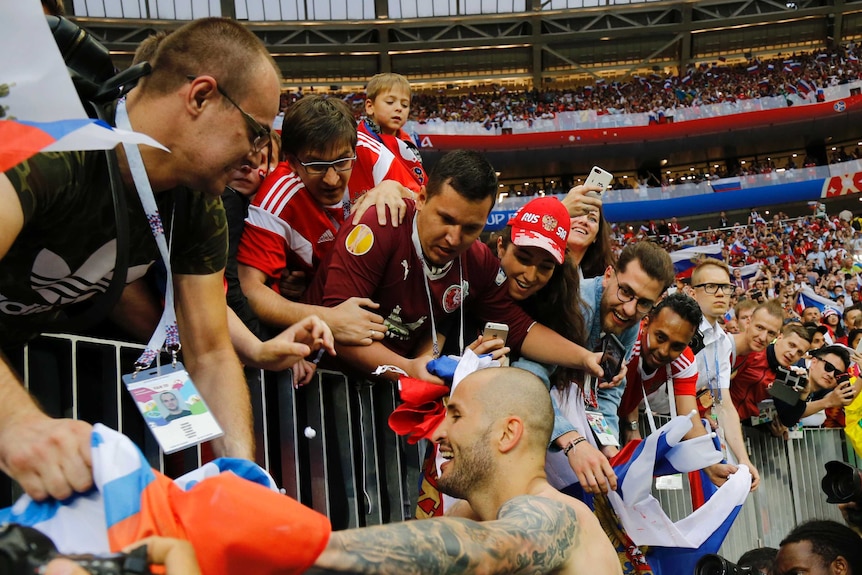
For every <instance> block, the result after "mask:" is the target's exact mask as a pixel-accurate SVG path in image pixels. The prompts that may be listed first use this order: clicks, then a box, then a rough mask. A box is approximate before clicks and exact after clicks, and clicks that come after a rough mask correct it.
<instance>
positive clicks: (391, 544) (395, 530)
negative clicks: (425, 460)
mask: <svg viewBox="0 0 862 575" xmlns="http://www.w3.org/2000/svg"><path fill="white" fill-rule="evenodd" d="M579 531H580V529H579V526H578V523H577V516H576V515H575V511H574V510H573V509H572V508H571V507H569V506H567V505H564V504H562V503H559V502H556V501H553V500H551V499H546V498H544V497H535V496H529V495H522V496H519V497H515V498H514V499H511V500H509V501H507V502H506V503H505V504H504V505H503V507H501V508H500V513H499V516H498V519H497V520H495V521H486V522H484V523H478V522H475V521H470V520H467V519H458V518H440V519H427V520H422V521H405V522H403V523H393V524H389V525H381V526H376V527H366V528H362V529H350V530H347V531H337V532H334V533H333V534H332V538H331V539H330V541H329V544H328V545H327V546H326V549H325V550H324V551H323V553H322V554H321V555H320V557H318V558H317V561H316V562H315V564H314V567H312V568H311V569H310V570H308V571H307V572H306V573H309V574H323V573H381V574H388V573H392V574H399V575H401V574H413V573H415V574H419V573H423V574H428V575H435V574H438V573H440V574H442V573H447V574H453V573H477V574H482V575H491V574H494V573H500V574H503V573H507V574H508V573H512V574H523V575H526V574H533V573H536V574H538V573H549V572H552V571H555V570H557V569H559V568H560V567H562V566H563V565H564V564H565V563H566V561H567V560H568V559H569V557H570V556H571V553H572V552H574V551H575V548H576V546H577V545H578V543H579V540H580V532H579Z"/></svg>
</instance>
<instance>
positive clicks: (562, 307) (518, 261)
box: [496, 197, 584, 377]
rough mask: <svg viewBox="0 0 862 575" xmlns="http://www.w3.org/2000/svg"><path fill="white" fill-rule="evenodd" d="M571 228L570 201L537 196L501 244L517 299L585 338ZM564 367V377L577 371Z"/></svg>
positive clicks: (539, 317) (557, 327)
mask: <svg viewBox="0 0 862 575" xmlns="http://www.w3.org/2000/svg"><path fill="white" fill-rule="evenodd" d="M568 234H569V214H568V212H567V211H566V208H565V206H563V204H562V203H561V202H560V201H559V200H558V199H557V198H554V197H542V198H536V199H535V200H532V201H530V202H529V203H527V204H526V205H524V207H522V208H521V209H520V210H519V211H518V213H517V214H515V216H514V217H513V218H512V219H511V220H510V221H509V225H508V226H506V228H505V229H504V230H503V231H502V233H501V234H500V236H499V237H498V238H497V246H496V248H497V256H498V257H499V258H500V267H501V268H502V269H503V272H504V273H505V275H506V283H507V287H508V290H509V295H510V296H511V297H512V299H513V300H515V301H516V302H518V304H519V305H520V306H521V307H522V308H523V309H524V311H526V312H527V313H528V314H529V315H530V316H531V317H532V318H533V319H534V320H536V321H538V322H540V323H542V324H544V325H546V326H548V327H550V328H551V329H553V330H554V331H555V332H557V333H558V334H560V335H562V336H563V337H565V338H567V339H569V340H570V341H573V342H575V343H578V344H581V343H582V342H583V340H584V319H583V316H582V315H581V312H580V308H579V306H578V302H579V298H578V290H579V281H578V273H577V268H576V267H575V265H574V264H573V263H572V262H571V261H569V260H568V256H567V254H566V240H567V238H568ZM562 371H567V370H557V373H558V374H559V375H560V376H561V377H564V376H565V377H568V376H571V375H572V374H568V375H565V374H563V373H561V372H562ZM555 375H557V374H555Z"/></svg>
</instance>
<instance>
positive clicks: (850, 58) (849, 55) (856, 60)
mask: <svg viewBox="0 0 862 575" xmlns="http://www.w3.org/2000/svg"><path fill="white" fill-rule="evenodd" d="M847 59H848V60H850V61H851V62H858V61H859V58H858V57H857V56H856V54H847Z"/></svg>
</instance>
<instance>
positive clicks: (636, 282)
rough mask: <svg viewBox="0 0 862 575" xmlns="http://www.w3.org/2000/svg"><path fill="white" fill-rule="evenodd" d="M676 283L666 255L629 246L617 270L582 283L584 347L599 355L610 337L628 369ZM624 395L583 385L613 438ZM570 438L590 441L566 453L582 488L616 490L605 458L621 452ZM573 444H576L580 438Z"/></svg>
mask: <svg viewBox="0 0 862 575" xmlns="http://www.w3.org/2000/svg"><path fill="white" fill-rule="evenodd" d="M673 281H674V270H673V263H672V262H671V260H670V256H668V254H667V252H665V251H664V250H663V249H661V248H660V247H659V246H658V245H656V244H654V243H652V242H648V241H643V242H638V243H635V244H629V245H627V246H626V247H625V248H623V250H622V252H620V256H619V258H618V260H617V264H616V266H615V267H614V266H608V268H607V269H606V270H605V273H604V274H603V275H601V276H598V277H595V278H590V279H588V280H586V281H584V282H583V283H581V289H580V297H581V303H582V305H581V312H582V313H583V314H584V326H585V328H586V331H587V333H586V335H587V339H586V344H585V347H586V348H587V349H592V350H601V346H602V338H603V337H605V336H606V335H608V334H612V335H614V336H615V337H617V338H618V339H619V341H620V343H621V344H622V345H623V348H624V349H625V357H624V360H623V365H625V364H627V363H628V361H629V359H630V357H631V353H632V349H633V348H634V345H635V342H636V341H637V336H638V329H639V326H640V321H641V320H642V319H643V318H644V316H646V314H647V313H649V311H650V310H651V309H652V308H653V306H654V305H655V304H656V302H658V300H659V298H660V297H661V295H662V294H663V293H664V292H665V290H667V288H668V287H669V286H670V285H671V284H672V283H673ZM624 391H625V384H623V385H621V386H616V387H609V386H607V385H606V383H604V382H602V383H598V384H596V382H595V380H594V379H593V378H589V377H588V378H587V379H586V381H585V382H584V403H585V405H584V407H585V409H586V410H588V411H590V410H592V411H597V412H599V413H601V415H602V416H604V420H605V423H606V424H607V426H608V428H609V430H610V432H611V433H612V434H613V436H614V437H619V435H620V431H619V417H618V415H617V411H618V410H619V406H620V401H621V399H622V396H623V392H624ZM570 433H573V434H577V435H581V436H583V434H586V439H587V440H586V441H584V442H581V443H580V444H579V445H578V446H577V448H576V449H573V450H569V451H568V452H567V453H566V455H567V456H568V457H569V465H570V466H571V468H572V471H574V472H575V474H576V475H577V476H578V477H582V476H583V477H586V478H587V480H588V481H587V483H586V484H584V483H582V485H581V488H582V489H583V490H584V491H586V492H587V493H593V494H596V493H600V492H604V493H606V492H607V491H608V488H611V489H613V488H615V486H616V476H615V474H614V472H613V469H612V468H611V467H610V465H609V464H608V461H607V458H608V457H611V456H613V455H614V454H615V453H616V452H617V448H616V447H615V446H613V445H602V444H601V442H595V443H597V444H596V445H595V446H594V441H592V440H591V439H593V438H595V437H596V436H595V435H593V434H592V431H591V430H588V429H581V430H578V431H577V432H570ZM572 440H573V441H578V439H577V436H576V437H575V438H573V439H572ZM593 479H595V481H593Z"/></svg>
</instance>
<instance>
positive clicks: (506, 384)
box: [455, 367, 554, 451]
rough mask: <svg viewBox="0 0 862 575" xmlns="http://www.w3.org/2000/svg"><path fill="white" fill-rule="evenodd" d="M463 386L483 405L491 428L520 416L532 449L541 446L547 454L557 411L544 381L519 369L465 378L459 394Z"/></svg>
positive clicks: (482, 372) (484, 371)
mask: <svg viewBox="0 0 862 575" xmlns="http://www.w3.org/2000/svg"><path fill="white" fill-rule="evenodd" d="M461 386H464V390H463V391H465V392H469V393H470V395H471V396H472V397H473V398H474V399H475V400H477V403H480V404H481V409H482V413H483V415H484V419H485V421H486V422H487V423H488V425H490V424H491V423H493V422H494V421H497V420H499V419H500V418H503V417H509V416H516V417H518V418H520V419H521V420H522V421H523V422H524V429H525V432H526V433H525V435H526V436H527V439H528V441H529V442H530V443H531V445H534V446H540V447H541V449H542V450H543V451H544V450H545V449H547V446H548V442H549V441H550V439H551V432H552V431H553V426H554V409H553V406H552V404H551V396H550V393H549V392H548V388H547V387H545V384H543V383H542V380H541V379H539V378H538V377H536V376H535V375H533V374H532V373H530V372H529V371H526V370H523V369H519V368H516V367H492V368H488V369H481V370H479V371H477V372H474V373H471V374H470V375H468V376H467V377H465V378H464V379H463V380H462V381H461V383H460V384H459V385H458V387H457V388H456V391H455V393H457V392H458V390H460V389H461Z"/></svg>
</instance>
